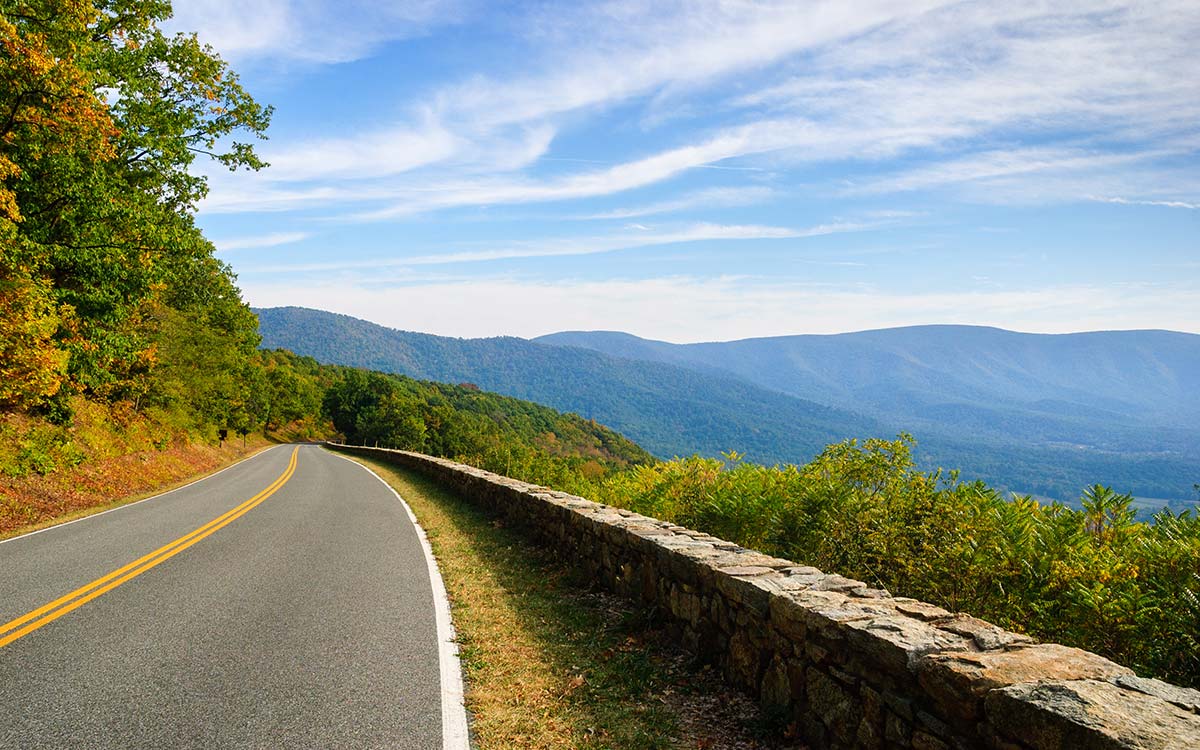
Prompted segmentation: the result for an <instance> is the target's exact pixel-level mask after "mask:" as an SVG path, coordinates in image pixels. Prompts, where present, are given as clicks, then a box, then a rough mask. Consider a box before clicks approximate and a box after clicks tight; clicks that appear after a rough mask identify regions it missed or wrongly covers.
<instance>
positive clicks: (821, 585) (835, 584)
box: [812, 574, 867, 592]
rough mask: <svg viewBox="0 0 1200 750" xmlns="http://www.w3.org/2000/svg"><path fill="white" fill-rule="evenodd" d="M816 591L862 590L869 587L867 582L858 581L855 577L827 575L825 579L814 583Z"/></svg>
mask: <svg viewBox="0 0 1200 750" xmlns="http://www.w3.org/2000/svg"><path fill="white" fill-rule="evenodd" d="M812 588H813V590H815V591H840V592H850V591H861V590H863V589H866V588H867V584H865V583H863V582H862V581H856V580H854V579H853V578H846V577H845V576H839V575H836V574H835V575H827V576H825V577H824V578H823V579H821V580H819V581H817V582H816V583H814V584H813V587H812Z"/></svg>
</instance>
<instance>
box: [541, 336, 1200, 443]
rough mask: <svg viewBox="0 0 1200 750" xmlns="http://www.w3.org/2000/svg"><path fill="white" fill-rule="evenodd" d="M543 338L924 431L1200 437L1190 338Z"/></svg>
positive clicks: (1105, 438)
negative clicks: (724, 378) (721, 377)
mask: <svg viewBox="0 0 1200 750" xmlns="http://www.w3.org/2000/svg"><path fill="white" fill-rule="evenodd" d="M536 340H537V341H539V342H543V343H552V344H557V345H560V346H576V347H584V348H588V349H593V350H595V351H599V352H603V353H606V354H610V355H614V356H621V357H627V358H630V359H639V360H648V361H658V362H666V363H670V364H676V365H680V366H685V367H691V368H698V369H703V370H707V371H714V372H723V373H726V374H729V375H736V376H737V377H739V378H742V379H745V380H747V381H749V382H752V383H755V384H757V385H761V386H763V387H766V388H771V389H773V390H777V391H780V392H783V393H788V394H791V395H793V396H799V397H802V398H808V399H812V400H814V401H817V402H819V403H825V404H831V405H834V406H839V407H841V408H848V407H851V406H852V407H853V408H855V409H856V410H859V411H864V412H867V413H870V414H872V415H875V416H878V417H880V418H884V419H891V420H904V421H906V422H908V423H909V424H910V425H911V426H912V427H913V428H914V429H916V428H919V427H922V426H924V425H926V424H936V425H937V426H939V427H940V428H942V429H945V430H947V431H954V430H957V431H958V432H960V433H965V434H969V435H971V436H972V437H974V436H975V435H976V434H978V432H979V431H980V430H985V431H986V430H992V431H998V430H1000V429H1002V430H1003V431H1004V432H1005V433H1007V434H1008V435H1009V436H1010V437H1012V438H1015V439H1021V440H1029V441H1039V442H1045V441H1060V442H1071V443H1079V444H1083V445H1088V446H1093V447H1096V448H1101V449H1109V450H1125V451H1130V450H1145V449H1157V450H1163V449H1178V448H1180V447H1181V446H1186V445H1189V444H1190V445H1194V444H1195V442H1196V437H1197V435H1198V434H1200V429H1198V428H1197V425H1200V336H1197V335H1195V334H1189V333H1177V332H1173V331H1097V332H1092V333H1073V334H1060V335H1046V334H1030V333H1017V332H1015V331H1005V330H1001V329H998V328H986V327H981V326H913V327H908V328H888V329H882V330H876V331H860V332H857V333H843V334H833V335H825V336H816V335H806V336H780V337H774V338H760V339H744V340H741V341H728V342H714V343H706V344H669V343H666V342H663V341H648V340H645V339H640V338H637V337H635V336H630V335H628V334H622V333H613V332H606V331H592V332H586V331H576V332H565V333H557V334H552V335H549V336H542V337H540V338H538V339H536Z"/></svg>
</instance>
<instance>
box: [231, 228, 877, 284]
mask: <svg viewBox="0 0 1200 750" xmlns="http://www.w3.org/2000/svg"><path fill="white" fill-rule="evenodd" d="M871 226H872V225H869V224H856V223H850V222H837V223H830V224H818V225H815V226H811V227H805V228H800V229H793V228H788V227H771V226H759V225H745V224H741V225H738V224H707V223H700V224H692V225H690V226H686V227H682V228H678V229H671V230H667V231H661V230H651V231H638V232H632V233H630V232H627V233H623V234H618V235H611V236H601V237H586V238H578V237H568V238H561V239H554V240H540V241H531V242H521V243H513V244H509V245H506V246H503V247H496V248H489V249H484V250H464V251H450V252H439V253H428V254H422V255H408V256H397V257H388V258H379V259H374V260H358V261H332V262H328V263H306V264H287V265H279V264H271V265H266V266H249V267H246V268H245V269H244V271H245V272H247V273H289V272H290V273H306V274H307V273H330V272H341V271H361V270H370V269H384V268H408V267H412V266H436V265H453V264H460V263H482V262H488V261H499V260H517V259H522V258H559V257H571V256H579V255H599V254H602V253H611V252H616V251H618V250H632V249H636V248H642V247H656V246H660V245H675V244H683V243H689V242H707V241H729V242H734V241H742V240H784V239H803V238H806V237H822V236H825V235H830V234H840V233H843V232H859V231H864V230H867V229H870V228H871Z"/></svg>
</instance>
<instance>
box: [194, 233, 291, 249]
mask: <svg viewBox="0 0 1200 750" xmlns="http://www.w3.org/2000/svg"><path fill="white" fill-rule="evenodd" d="M311 236H312V235H311V234H309V233H308V232H274V233H272V234H264V235H256V236H253V237H230V238H228V239H224V240H213V245H215V246H216V248H217V251H218V252H226V251H228V250H249V249H257V248H264V247H279V246H280V245H290V244H292V243H293V242H302V241H303V240H306V239H308V238H309V237H311Z"/></svg>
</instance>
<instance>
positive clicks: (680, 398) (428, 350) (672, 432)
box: [256, 307, 886, 463]
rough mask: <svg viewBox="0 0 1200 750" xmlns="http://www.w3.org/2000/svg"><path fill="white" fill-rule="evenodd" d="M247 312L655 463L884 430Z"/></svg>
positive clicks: (623, 364)
mask: <svg viewBox="0 0 1200 750" xmlns="http://www.w3.org/2000/svg"><path fill="white" fill-rule="evenodd" d="M256 312H257V314H258V316H259V325H260V332H261V334H262V336H263V346H264V347H268V348H285V349H290V350H292V351H294V352H296V353H299V354H304V355H307V356H311V357H314V358H316V359H317V360H319V361H322V362H327V363H330V364H340V365H349V366H352V367H364V368H368V369H375V370H382V371H384V372H394V373H400V374H403V375H408V376H410V377H414V378H419V379H424V380H437V381H442V382H448V383H462V382H469V383H472V384H474V385H477V386H479V387H480V388H483V389H485V390H489V391H495V392H497V393H502V394H505V395H508V396H514V397H516V398H521V399H527V400H530V401H536V402H538V403H541V404H545V405H547V406H551V407H553V408H555V409H560V410H562V411H571V412H575V413H578V414H580V415H582V416H584V417H588V418H593V419H596V420H597V421H599V422H602V423H603V424H606V425H608V426H609V427H612V428H613V429H615V430H617V431H619V432H621V433H622V434H624V435H627V436H628V437H630V438H632V439H633V440H635V441H636V442H637V443H639V444H640V445H642V446H643V447H645V448H646V449H647V450H649V451H651V452H652V453H654V454H655V455H657V456H660V457H664V458H668V457H671V456H674V455H690V454H692V453H702V454H705V455H710V456H713V455H717V454H719V453H720V452H721V451H725V450H737V451H739V452H745V453H748V454H749V455H750V457H751V458H752V459H753V460H756V461H759V462H763V463H775V462H783V461H804V460H807V459H809V458H811V457H812V456H813V455H815V454H816V453H817V452H819V451H820V450H821V448H823V447H824V446H825V445H827V444H828V443H831V442H837V441H840V440H845V439H846V438H850V437H862V436H869V435H876V434H881V433H885V432H886V429H885V428H884V427H883V426H882V425H880V424H878V423H877V422H876V421H875V420H872V419H869V418H866V417H863V416H860V415H858V414H854V413H851V412H848V411H844V410H840V409H833V408H829V407H826V406H821V405H819V404H815V403H812V402H810V401H805V400H803V399H797V398H794V397H792V396H788V395H786V394H782V393H777V392H774V391H770V390H768V389H765V388H761V387H759V386H756V385H753V384H751V383H747V382H745V381H742V380H738V379H737V378H734V377H731V376H729V375H714V374H708V373H703V372H697V371H694V370H690V369H687V368H683V367H676V366H674V365H668V364H663V363H658V362H633V361H630V360H625V359H620V358H616V357H610V356H607V355H604V354H600V353H598V352H593V351H588V350H585V349H577V348H569V347H567V348H564V347H560V346H551V345H548V344H539V343H535V342H531V341H527V340H525V339H519V338H511V337H503V338H488V339H456V338H448V337H443V336H432V335H429V334H423V333H411V332H406V331H397V330H394V329H390V328H384V327H383V326H379V325H375V324H374V323H368V322H367V321H363V320H358V319H356V318H352V317H349V316H346V315H337V314H333V313H327V312H322V311H318V310H308V309H304V308H294V307H285V308H271V309H265V310H257V311H256Z"/></svg>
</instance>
